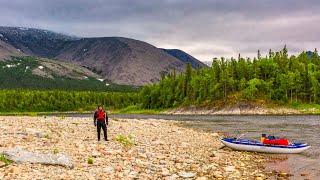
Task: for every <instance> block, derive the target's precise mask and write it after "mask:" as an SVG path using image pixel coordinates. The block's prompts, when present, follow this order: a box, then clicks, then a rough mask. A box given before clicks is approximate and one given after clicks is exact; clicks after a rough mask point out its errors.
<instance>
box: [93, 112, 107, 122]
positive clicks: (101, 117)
mask: <svg viewBox="0 0 320 180" xmlns="http://www.w3.org/2000/svg"><path fill="white" fill-rule="evenodd" d="M93 119H94V123H96V121H97V120H98V121H100V122H104V123H106V124H108V116H107V113H106V112H105V111H104V110H97V111H95V112H94V117H93Z"/></svg>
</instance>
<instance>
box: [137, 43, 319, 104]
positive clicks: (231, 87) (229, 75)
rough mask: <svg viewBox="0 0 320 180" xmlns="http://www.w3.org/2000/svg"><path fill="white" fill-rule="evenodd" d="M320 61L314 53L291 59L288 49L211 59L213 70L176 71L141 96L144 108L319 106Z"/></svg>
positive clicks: (302, 54)
mask: <svg viewBox="0 0 320 180" xmlns="http://www.w3.org/2000/svg"><path fill="white" fill-rule="evenodd" d="M319 80H320V58H319V55H318V52H317V50H315V51H314V52H312V53H311V55H310V54H308V53H306V52H302V53H300V54H299V55H297V56H289V55H288V50H287V48H286V47H284V48H283V49H282V51H280V52H272V51H271V50H270V52H269V54H268V55H267V56H266V57H262V56H261V54H260V52H259V51H258V55H257V58H254V59H249V58H248V59H245V58H243V57H241V56H240V55H239V57H238V59H234V58H231V59H225V58H221V59H214V61H213V63H212V67H211V68H205V69H201V70H198V71H195V70H192V68H191V66H190V65H189V66H188V67H187V69H186V72H185V73H184V74H181V75H176V74H175V73H174V72H173V73H171V74H170V75H168V76H165V77H163V78H162V80H161V81H160V83H158V84H154V85H150V86H146V87H145V88H144V89H143V90H142V91H141V98H142V104H143V107H144V108H170V107H177V106H180V105H190V104H198V105H200V104H201V105H204V104H212V103H213V102H215V101H221V100H222V101H227V100H230V99H231V98H236V99H237V100H236V101H239V100H245V101H246V100H255V99H264V100H272V101H280V102H307V103H320V83H319Z"/></svg>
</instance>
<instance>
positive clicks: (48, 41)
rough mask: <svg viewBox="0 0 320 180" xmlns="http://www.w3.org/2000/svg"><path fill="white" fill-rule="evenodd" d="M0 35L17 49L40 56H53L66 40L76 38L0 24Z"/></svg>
mask: <svg viewBox="0 0 320 180" xmlns="http://www.w3.org/2000/svg"><path fill="white" fill-rule="evenodd" d="M0 36H2V39H3V40H5V42H6V43H8V44H10V45H12V46H14V47H15V48H17V49H18V50H19V51H21V52H23V53H25V54H27V55H34V56H41V57H53V56H55V55H56V54H55V53H56V52H57V51H58V50H60V49H61V48H62V47H63V45H64V43H65V42H66V41H70V40H74V39H77V38H76V37H72V36H67V35H64V34H61V33H55V32H52V31H48V30H41V29H35V28H22V27H4V26H0Z"/></svg>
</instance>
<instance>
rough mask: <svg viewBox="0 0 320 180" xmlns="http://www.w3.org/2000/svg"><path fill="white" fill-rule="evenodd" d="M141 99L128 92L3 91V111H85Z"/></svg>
mask: <svg viewBox="0 0 320 180" xmlns="http://www.w3.org/2000/svg"><path fill="white" fill-rule="evenodd" d="M137 99H138V94H137V93H124V92H94V91H60V90H53V91H40V90H0V112H55V111H58V112H59V111H60V112H63V111H78V112H83V111H92V110H94V109H95V108H96V106H97V105H99V104H104V105H107V107H108V108H112V109H121V108H125V107H128V106H130V105H134V104H135V103H136V102H137Z"/></svg>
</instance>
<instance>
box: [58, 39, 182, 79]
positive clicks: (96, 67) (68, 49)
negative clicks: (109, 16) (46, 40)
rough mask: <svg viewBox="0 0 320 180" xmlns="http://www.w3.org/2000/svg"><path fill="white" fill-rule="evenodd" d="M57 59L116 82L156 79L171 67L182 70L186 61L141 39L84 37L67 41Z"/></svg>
mask: <svg viewBox="0 0 320 180" xmlns="http://www.w3.org/2000/svg"><path fill="white" fill-rule="evenodd" d="M58 54H59V55H58V56H56V57H55V58H56V59H59V60H64V61H72V62H75V63H77V64H80V65H82V66H86V67H88V68H89V69H91V70H93V71H94V72H97V73H98V74H100V75H102V76H103V77H104V78H105V79H108V80H111V81H112V82H115V83H119V84H131V85H144V84H148V83H152V82H157V81H158V80H159V78H160V74H161V73H169V72H170V71H171V70H172V69H173V68H175V69H176V70H177V71H178V72H182V71H183V69H184V66H185V63H183V62H182V61H180V60H178V59H176V58H174V57H172V56H170V55H168V54H167V53H165V52H163V51H160V50H159V49H158V48H156V47H154V46H152V45H150V44H147V43H145V42H142V41H137V40H133V39H127V38H121V37H109V38H84V39H80V40H76V41H70V42H67V43H66V44H65V46H64V48H63V49H62V50H61V51H59V52H58Z"/></svg>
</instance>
